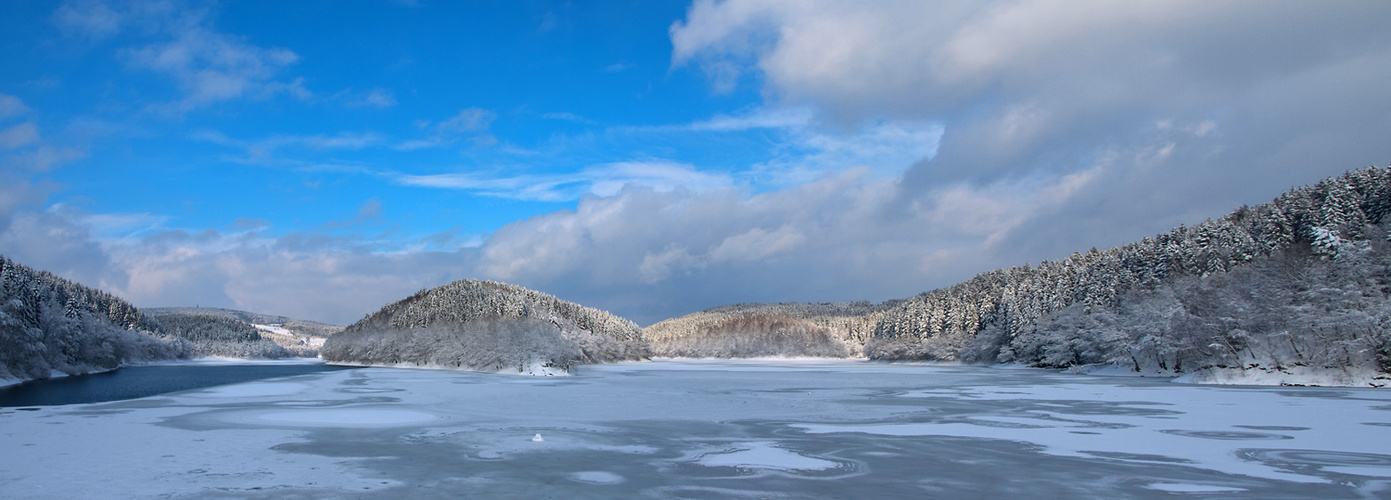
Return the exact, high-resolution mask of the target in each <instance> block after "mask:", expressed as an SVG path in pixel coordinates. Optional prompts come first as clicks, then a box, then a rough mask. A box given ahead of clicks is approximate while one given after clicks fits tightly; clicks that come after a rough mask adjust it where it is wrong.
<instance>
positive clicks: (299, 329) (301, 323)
mask: <svg viewBox="0 0 1391 500" xmlns="http://www.w3.org/2000/svg"><path fill="white" fill-rule="evenodd" d="M143 310H144V311H145V313H146V314H149V315H152V316H162V315H165V314H175V313H177V314H203V315H212V316H222V317H226V318H232V319H237V320H241V321H243V322H246V323H250V324H254V325H279V326H280V327H281V328H284V329H285V330H289V331H290V333H292V334H294V335H295V336H296V337H299V338H303V339H307V338H321V339H322V338H328V337H331V336H333V334H335V333H338V332H341V331H343V328H344V327H343V326H342V325H330V324H327V323H319V322H317V321H305V320H302V319H295V318H290V317H286V316H276V315H273V314H260V313H254V312H248V311H238V310H236V309H223V308H221V307H147V308H145V309H143Z"/></svg>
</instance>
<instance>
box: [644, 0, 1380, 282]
mask: <svg viewBox="0 0 1391 500" xmlns="http://www.w3.org/2000/svg"><path fill="white" fill-rule="evenodd" d="M1341 7H1342V8H1339V9H1328V8H1326V6H1322V5H1318V4H1307V3H1279V4H1269V3H1262V2H1222V3H1212V2H1201V1H1178V2H1104V1H1096V2H1088V1H1083V2H1058V1H1051V0H1027V1H1018V2H989V3H980V2H914V1H903V2H892V1H891V2H877V3H874V4H868V5H867V4H852V3H844V2H833V1H808V2H776V1H762V0H729V1H724V2H714V1H705V0H702V1H697V2H696V3H695V4H694V5H693V6H692V7H691V8H690V10H689V11H688V13H687V16H686V19H685V20H683V21H680V22H677V23H675V24H674V25H673V26H672V27H671V38H672V43H673V47H674V49H673V56H672V58H673V65H674V66H677V67H682V66H687V65H692V66H694V67H696V68H698V69H701V70H703V71H706V72H708V73H710V77H711V78H712V80H716V81H718V80H721V79H728V78H742V77H743V76H744V75H750V74H756V75H757V76H758V78H757V79H751V80H753V81H759V82H762V84H763V85H764V87H763V91H764V92H765V94H766V95H767V96H768V104H767V105H769V106H784V107H787V106H799V107H800V106H805V107H808V108H811V109H815V110H816V111H817V112H818V113H820V114H821V115H823V116H825V117H827V118H828V119H830V120H832V121H839V122H842V123H856V122H860V121H863V120H887V122H886V123H896V122H899V121H904V120H920V121H927V122H931V123H936V124H940V125H941V126H942V135H941V138H940V144H939V145H938V148H937V150H936V155H935V156H934V157H932V158H931V159H930V160H927V161H922V162H919V163H918V164H917V165H916V166H914V167H913V168H912V169H911V170H909V171H908V172H907V173H906V174H905V176H904V178H903V182H902V187H903V189H902V191H901V192H900V193H899V196H900V197H901V198H902V200H901V202H902V203H904V204H906V205H911V204H912V203H915V202H917V201H919V200H921V199H922V197H923V196H925V195H928V194H929V193H937V192H939V191H940V190H941V189H952V190H955V192H957V193H958V196H959V197H962V198H963V199H965V198H980V199H982V200H984V199H989V198H991V197H995V196H998V195H997V194H996V193H999V192H1000V191H1001V186H1014V185H1020V183H1021V182H1024V181H1026V180H1028V179H1031V178H1046V179H1058V178H1061V176H1067V175H1072V174H1078V173H1083V172H1086V177H1087V178H1088V179H1089V181H1088V182H1087V183H1086V185H1085V186H1083V187H1080V188H1078V189H1076V190H1073V191H1069V192H1068V193H1067V194H1068V199H1069V200H1070V201H1067V202H1066V203H1060V204H1057V205H1056V206H1055V209H1054V210H1053V211H1051V212H1047V213H1034V214H1026V215H1025V216H1023V217H1024V218H1025V219H1028V220H1030V221H1031V222H1030V223H1023V222H1020V223H1016V224H1015V225H1014V226H1015V227H1017V228H1018V230H1017V231H1015V232H1014V233H1013V235H1012V236H1010V237H1009V238H1006V236H1005V235H998V236H995V239H994V240H992V241H1005V240H1008V241H1011V242H1012V243H1014V244H1016V245H1017V247H1018V248H1020V249H1021V250H1020V251H1019V252H1017V255H1016V256H1025V255H1034V257H1030V258H1031V259H1033V260H1037V259H1038V258H1039V256H1047V257H1056V256H1058V255H1059V254H1060V253H1062V254H1065V252H1066V250H1067V248H1073V247H1076V246H1077V245H1088V246H1089V245H1092V244H1096V245H1109V244H1117V243H1121V242H1124V241H1127V240H1130V239H1134V238H1137V237H1139V236H1143V235H1145V234H1150V233H1153V232H1156V231H1160V230H1163V229H1165V228H1167V227H1169V226H1171V225H1176V224H1178V223H1193V222H1196V220H1195V219H1197V220H1201V218H1203V217H1210V216H1216V215H1220V214H1221V213H1223V212H1225V211H1227V210H1230V209H1232V208H1233V207H1235V206H1236V205H1240V204H1242V203H1258V202H1261V201H1265V200H1268V199H1269V198H1271V197H1273V196H1274V195H1276V194H1278V193H1280V192H1282V191H1283V190H1285V189H1287V188H1289V187H1291V186H1294V185H1298V184H1304V183H1308V182H1311V181H1314V180H1317V179H1319V178H1321V177H1324V176H1328V175H1333V174H1336V173H1338V172H1341V171H1344V170H1347V169H1351V168H1357V167H1361V166H1366V165H1370V164H1374V163H1381V162H1384V161H1386V157H1387V153H1388V151H1387V149H1386V148H1387V146H1386V145H1385V144H1384V143H1385V141H1384V139H1378V138H1377V137H1385V136H1386V135H1387V133H1388V132H1391V119H1389V118H1388V116H1391V115H1388V113H1387V111H1388V110H1391V96H1388V94H1386V93H1385V92H1384V91H1382V90H1381V89H1383V88H1385V87H1386V86H1387V85H1388V84H1391V32H1387V31H1386V30H1384V29H1382V28H1381V27H1379V26H1378V25H1379V24H1380V23H1379V22H1377V21H1375V20H1378V19H1386V18H1388V16H1391V7H1388V6H1387V5H1386V4H1384V3H1381V2H1352V3H1348V4H1344V5H1342V6H1341ZM1161 125H1162V126H1161ZM856 143H857V144H858V143H860V142H858V141H857V142H856ZM952 186H955V187H952ZM1004 191H1009V189H1004ZM985 209H986V210H989V209H988V207H985ZM1015 217H1018V216H1015Z"/></svg>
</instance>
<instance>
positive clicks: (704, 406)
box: [0, 360, 1391, 498]
mask: <svg viewBox="0 0 1391 500" xmlns="http://www.w3.org/2000/svg"><path fill="white" fill-rule="evenodd" d="M538 434H539V435H540V439H539V440H537V439H536V435H538ZM0 450H4V451H3V452H0V496H4V497H7V498H33V497H84V498H104V497H174V498H178V497H199V498H206V497H213V498H218V497H229V498H245V497H276V498H279V497H287V496H289V497H297V498H342V497H351V498H401V497H411V498H422V497H423V498H435V497H438V498H459V497H478V498H546V497H556V498H614V497H652V498H745V497H748V498H783V497H786V498H851V497H860V498H872V497H882V496H893V497H908V496H912V497H924V496H929V497H947V498H953V497H1028V498H1075V497H1104V498H1174V497H1176V496H1177V497H1181V498H1310V497H1318V498H1391V391H1386V390H1376V389H1319V388H1279V387H1273V388H1272V387H1264V388H1258V387H1218V386H1192V385H1182V384H1173V383H1168V382H1166V381H1161V380H1144V379H1129V378H1104V377H1087V376H1078V375H1064V374H1058V373H1054V372H1047V371H1039V370H1027V369H1008V368H990V367H963V366H942V365H910V364H905V365H889V364H877V363H863V362H853V361H816V362H811V361H806V362H802V361H708V362H707V361H669V360H663V361H657V362H652V363H631V364H618V365H603V366H586V367H581V368H580V372H579V375H578V376H574V377H525V376H508V375H490V374H478V373H465V372H448V371H427V370H401V369H385V368H367V369H359V370H343V371H335V372H325V373H316V374H310V375H300V376H295V377H287V378H278V379H270V380H262V381H256V382H248V383H242V384H236V385H227V386H220V387H214V388H207V389H200V390H192V391H184V392H177V393H171V394H165V395H161V396H154V397H148V398H144V399H137V400H129V401H119V402H108V403H95V404H81V405H69V406H47V407H40V408H38V409H15V408H5V409H0Z"/></svg>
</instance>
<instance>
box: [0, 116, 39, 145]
mask: <svg viewBox="0 0 1391 500" xmlns="http://www.w3.org/2000/svg"><path fill="white" fill-rule="evenodd" d="M38 141H39V127H38V126H37V125H34V122H24V123H21V124H19V125H15V126H13V127H10V128H7V129H3V130H0V149H16V148H19V147H23V146H27V145H29V144H33V143H35V142H38Z"/></svg>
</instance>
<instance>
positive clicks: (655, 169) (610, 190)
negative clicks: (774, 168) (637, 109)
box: [392, 161, 730, 201]
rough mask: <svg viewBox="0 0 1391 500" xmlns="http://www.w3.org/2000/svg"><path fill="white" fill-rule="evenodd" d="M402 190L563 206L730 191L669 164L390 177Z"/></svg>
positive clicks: (719, 181) (719, 178)
mask: <svg viewBox="0 0 1391 500" xmlns="http://www.w3.org/2000/svg"><path fill="white" fill-rule="evenodd" d="M392 180H393V181H394V182H396V183H398V184H401V185H406V186H419V187H430V188H441V189H459V190H464V191H472V192H474V193H476V194H479V195H483V196H494V197H498V198H510V199H518V200H534V201H569V200H577V199H579V198H581V197H582V196H585V195H597V196H613V195H615V194H618V193H619V192H620V191H621V190H622V189H623V188H625V187H627V186H642V187H647V188H653V189H656V190H658V191H671V190H674V189H689V190H708V189H715V188H720V187H724V186H728V185H730V180H729V178H728V177H726V176H723V175H720V174H716V173H709V172H702V171H700V170H698V169H696V168H695V167H694V166H691V165H686V164H681V163H676V162H670V161H630V162H616V163H608V164H602V165H596V166H593V167H589V168H585V169H584V170H581V171H579V172H575V173H558V174H522V175H507V174H505V173H503V172H480V171H472V172H455V173H446V174H424V175H415V174H394V175H392Z"/></svg>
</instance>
